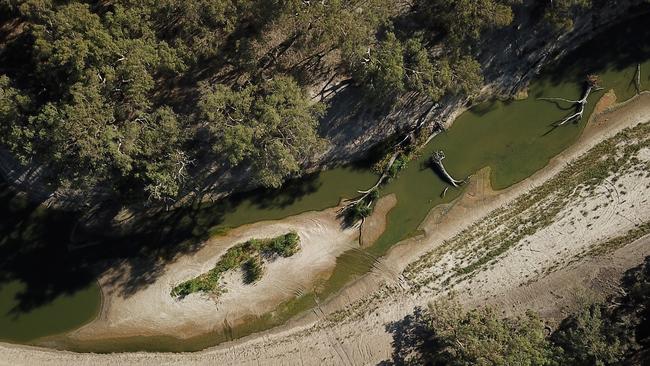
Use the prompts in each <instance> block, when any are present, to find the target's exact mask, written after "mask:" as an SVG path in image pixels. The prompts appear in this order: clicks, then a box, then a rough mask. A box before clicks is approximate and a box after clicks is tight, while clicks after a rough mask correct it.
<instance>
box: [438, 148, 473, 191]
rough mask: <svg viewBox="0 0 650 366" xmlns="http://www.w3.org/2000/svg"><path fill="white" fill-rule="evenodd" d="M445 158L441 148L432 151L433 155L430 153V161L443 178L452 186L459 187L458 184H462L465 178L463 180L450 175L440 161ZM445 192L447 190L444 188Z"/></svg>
mask: <svg viewBox="0 0 650 366" xmlns="http://www.w3.org/2000/svg"><path fill="white" fill-rule="evenodd" d="M444 159H445V153H444V152H443V151H442V150H438V151H434V153H433V155H431V162H432V163H433V164H434V165H435V166H436V168H438V170H439V171H440V174H442V176H443V177H444V178H445V180H446V181H447V183H449V184H451V185H452V186H454V187H459V186H460V185H462V184H464V183H465V182H466V181H467V179H464V180H458V179H454V177H452V176H451V174H449V173H448V172H447V169H445V165H444V164H443V163H442V161H443V160H444ZM444 192H445V193H446V192H447V190H446V189H445V191H444Z"/></svg>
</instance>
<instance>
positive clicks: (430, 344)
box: [378, 307, 438, 366]
mask: <svg viewBox="0 0 650 366" xmlns="http://www.w3.org/2000/svg"><path fill="white" fill-rule="evenodd" d="M426 313H427V311H426V309H424V308H422V307H416V308H415V309H414V311H413V314H409V315H407V316H405V317H404V318H402V319H401V320H398V321H395V322H391V323H389V324H387V325H386V331H387V332H389V333H390V334H391V335H392V337H393V340H392V342H391V345H392V347H393V352H392V354H391V358H390V360H384V361H381V362H380V363H379V364H378V365H382V366H389V365H395V366H398V365H428V364H430V363H427V362H425V360H426V359H427V358H426V357H423V355H427V354H432V352H435V350H436V349H437V348H438V345H437V344H436V342H435V341H434V337H433V333H432V332H431V328H430V327H429V325H428V320H427V315H426ZM429 359H430V358H429Z"/></svg>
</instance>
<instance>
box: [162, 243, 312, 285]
mask: <svg viewBox="0 0 650 366" xmlns="http://www.w3.org/2000/svg"><path fill="white" fill-rule="evenodd" d="M299 250H300V236H298V234H297V233H296V232H295V231H291V232H289V233H287V234H284V235H280V236H277V237H275V238H270V239H250V240H249V241H247V242H245V243H241V244H238V245H235V246H234V247H232V248H230V249H228V250H227V251H226V253H225V254H224V255H223V256H222V257H221V258H220V259H219V261H218V262H217V263H216V264H215V265H214V268H212V269H211V270H210V271H208V272H206V273H203V274H202V275H200V276H198V277H196V278H193V279H191V280H188V281H185V282H183V283H181V284H179V285H177V286H176V287H174V288H173V289H172V291H171V293H170V295H171V296H172V297H178V298H183V297H185V296H187V295H189V294H191V293H194V292H206V293H212V294H218V293H219V291H220V287H219V280H221V275H222V274H223V273H224V272H226V271H229V270H232V269H235V268H237V267H241V268H242V270H243V271H244V282H245V283H247V284H249V283H253V282H255V281H258V280H259V279H260V278H262V274H263V273H264V263H263V262H262V258H261V256H260V255H261V254H265V255H267V256H272V255H280V256H282V257H285V258H286V257H291V256H292V255H294V254H296V253H297V252H298V251H299Z"/></svg>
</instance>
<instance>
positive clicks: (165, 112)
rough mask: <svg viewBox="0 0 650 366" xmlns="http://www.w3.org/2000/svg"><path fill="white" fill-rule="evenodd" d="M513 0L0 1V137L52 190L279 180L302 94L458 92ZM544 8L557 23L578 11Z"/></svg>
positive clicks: (160, 188) (299, 141)
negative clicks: (214, 179) (328, 85)
mask: <svg viewBox="0 0 650 366" xmlns="http://www.w3.org/2000/svg"><path fill="white" fill-rule="evenodd" d="M519 3H520V1H518V0H480V1H469V0H461V1H443V0H434V1H424V0H417V1H414V2H412V3H408V4H407V3H400V2H394V1H388V0H370V1H356V0H347V1H342V0H339V1H326V2H323V1H297V0H273V1H267V0H217V1H206V0H189V1H175V0H163V1H152V0H118V1H111V2H105V1H78V0H77V1H57V0H2V1H0V11H1V13H2V17H1V18H0V21H1V22H2V23H3V25H5V26H6V27H8V28H11V29H12V31H11V32H3V33H2V35H1V39H0V50H1V52H0V64H1V65H2V67H1V68H0V95H1V96H2V98H1V99H0V103H1V104H0V144H1V145H2V146H4V147H5V148H6V149H8V150H9V151H10V152H11V153H12V155H13V156H14V157H16V158H17V159H18V160H19V161H20V163H22V164H32V165H38V166H43V167H46V168H47V171H48V173H49V176H50V178H51V183H52V184H53V187H62V188H66V187H68V188H75V189H82V190H89V189H91V188H93V187H101V188H102V189H104V190H106V189H107V190H108V191H109V192H110V193H111V194H113V195H115V196H118V197H121V198H123V199H132V200H142V199H145V198H148V199H149V200H150V201H151V202H173V201H175V200H176V199H178V197H179V196H182V195H183V194H184V193H187V192H190V191H192V190H199V189H201V188H202V187H204V186H205V185H207V184H208V182H209V181H210V177H209V175H210V174H209V171H210V169H207V167H208V166H214V165H215V164H216V165H217V166H218V167H219V168H220V169H221V170H220V172H227V171H229V170H233V169H238V170H237V172H246V174H249V175H250V177H251V180H252V182H253V184H254V185H260V186H266V187H278V186H279V185H281V184H282V182H283V181H284V180H285V179H286V178H288V177H291V176H295V175H297V174H299V173H300V172H301V170H302V169H303V168H304V167H305V165H306V164H307V163H308V161H309V159H310V158H312V157H313V156H315V155H316V154H317V153H318V152H321V151H323V148H324V147H325V146H326V141H324V139H323V138H322V137H321V136H320V135H319V131H318V119H319V118H320V116H322V115H323V113H324V111H325V109H326V106H325V105H322V104H321V103H315V102H314V100H312V99H311V97H310V95H309V94H308V93H307V89H310V90H313V89H315V88H317V87H318V86H322V83H323V82H325V81H326V80H327V79H330V78H331V76H332V75H334V76H337V75H338V76H342V77H343V78H344V79H345V80H347V83H352V84H354V85H356V86H357V87H359V88H362V89H363V90H364V93H363V95H365V96H366V98H367V103H366V105H367V106H368V108H370V109H372V108H379V109H381V108H380V107H382V108H383V107H386V106H390V105H391V102H392V101H395V100H397V99H399V98H401V97H403V96H405V95H406V94H408V93H411V95H413V93H415V94H418V95H423V96H426V97H427V98H429V99H431V100H433V101H437V100H440V99H441V98H442V97H443V96H445V95H449V94H462V95H467V96H470V97H471V96H472V95H474V94H475V93H476V92H477V91H478V90H479V88H480V87H481V86H482V83H483V76H482V71H481V66H480V64H479V63H478V62H477V60H476V59H475V58H474V56H473V55H475V54H476V51H477V49H478V47H479V45H480V41H481V37H482V36H483V35H484V34H486V33H488V32H489V31H491V30H494V29H498V28H502V27H505V26H508V25H509V24H510V23H511V22H512V21H513V14H514V13H513V6H516V5H517V4H519ZM574 3H576V4H574ZM578 3H579V4H578ZM583 3H584V4H583ZM551 4H553V5H549V6H550V8H549V10H548V11H549V14H550V15H549V16H548V18H549V19H552V20H553V21H554V22H556V19H564V18H567V19H570V18H571V17H572V16H574V15H575V12H576V11H577V10H575V9H578V8H582V7H584V6H588V4H587V2H586V1H581V2H576V1H568V0H566V1H556V2H551ZM566 9H568V10H566ZM236 174H239V173H236Z"/></svg>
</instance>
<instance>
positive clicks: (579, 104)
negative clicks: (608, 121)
mask: <svg viewBox="0 0 650 366" xmlns="http://www.w3.org/2000/svg"><path fill="white" fill-rule="evenodd" d="M586 85H587V87H586V89H585V92H584V93H583V94H582V98H581V99H579V100H569V99H564V98H539V100H549V101H561V102H567V103H572V104H575V106H576V112H575V113H574V114H572V115H570V116H568V117H566V118H565V119H563V120H562V121H560V122H559V123H557V124H556V126H562V125H564V124H566V123H567V122H570V121H573V120H576V121H579V120H581V119H582V116H583V115H584V113H585V107H586V106H587V100H588V99H589V95H590V94H591V92H593V91H598V90H601V89H603V88H601V87H599V86H598V77H597V76H595V75H589V76H587V82H586Z"/></svg>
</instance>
